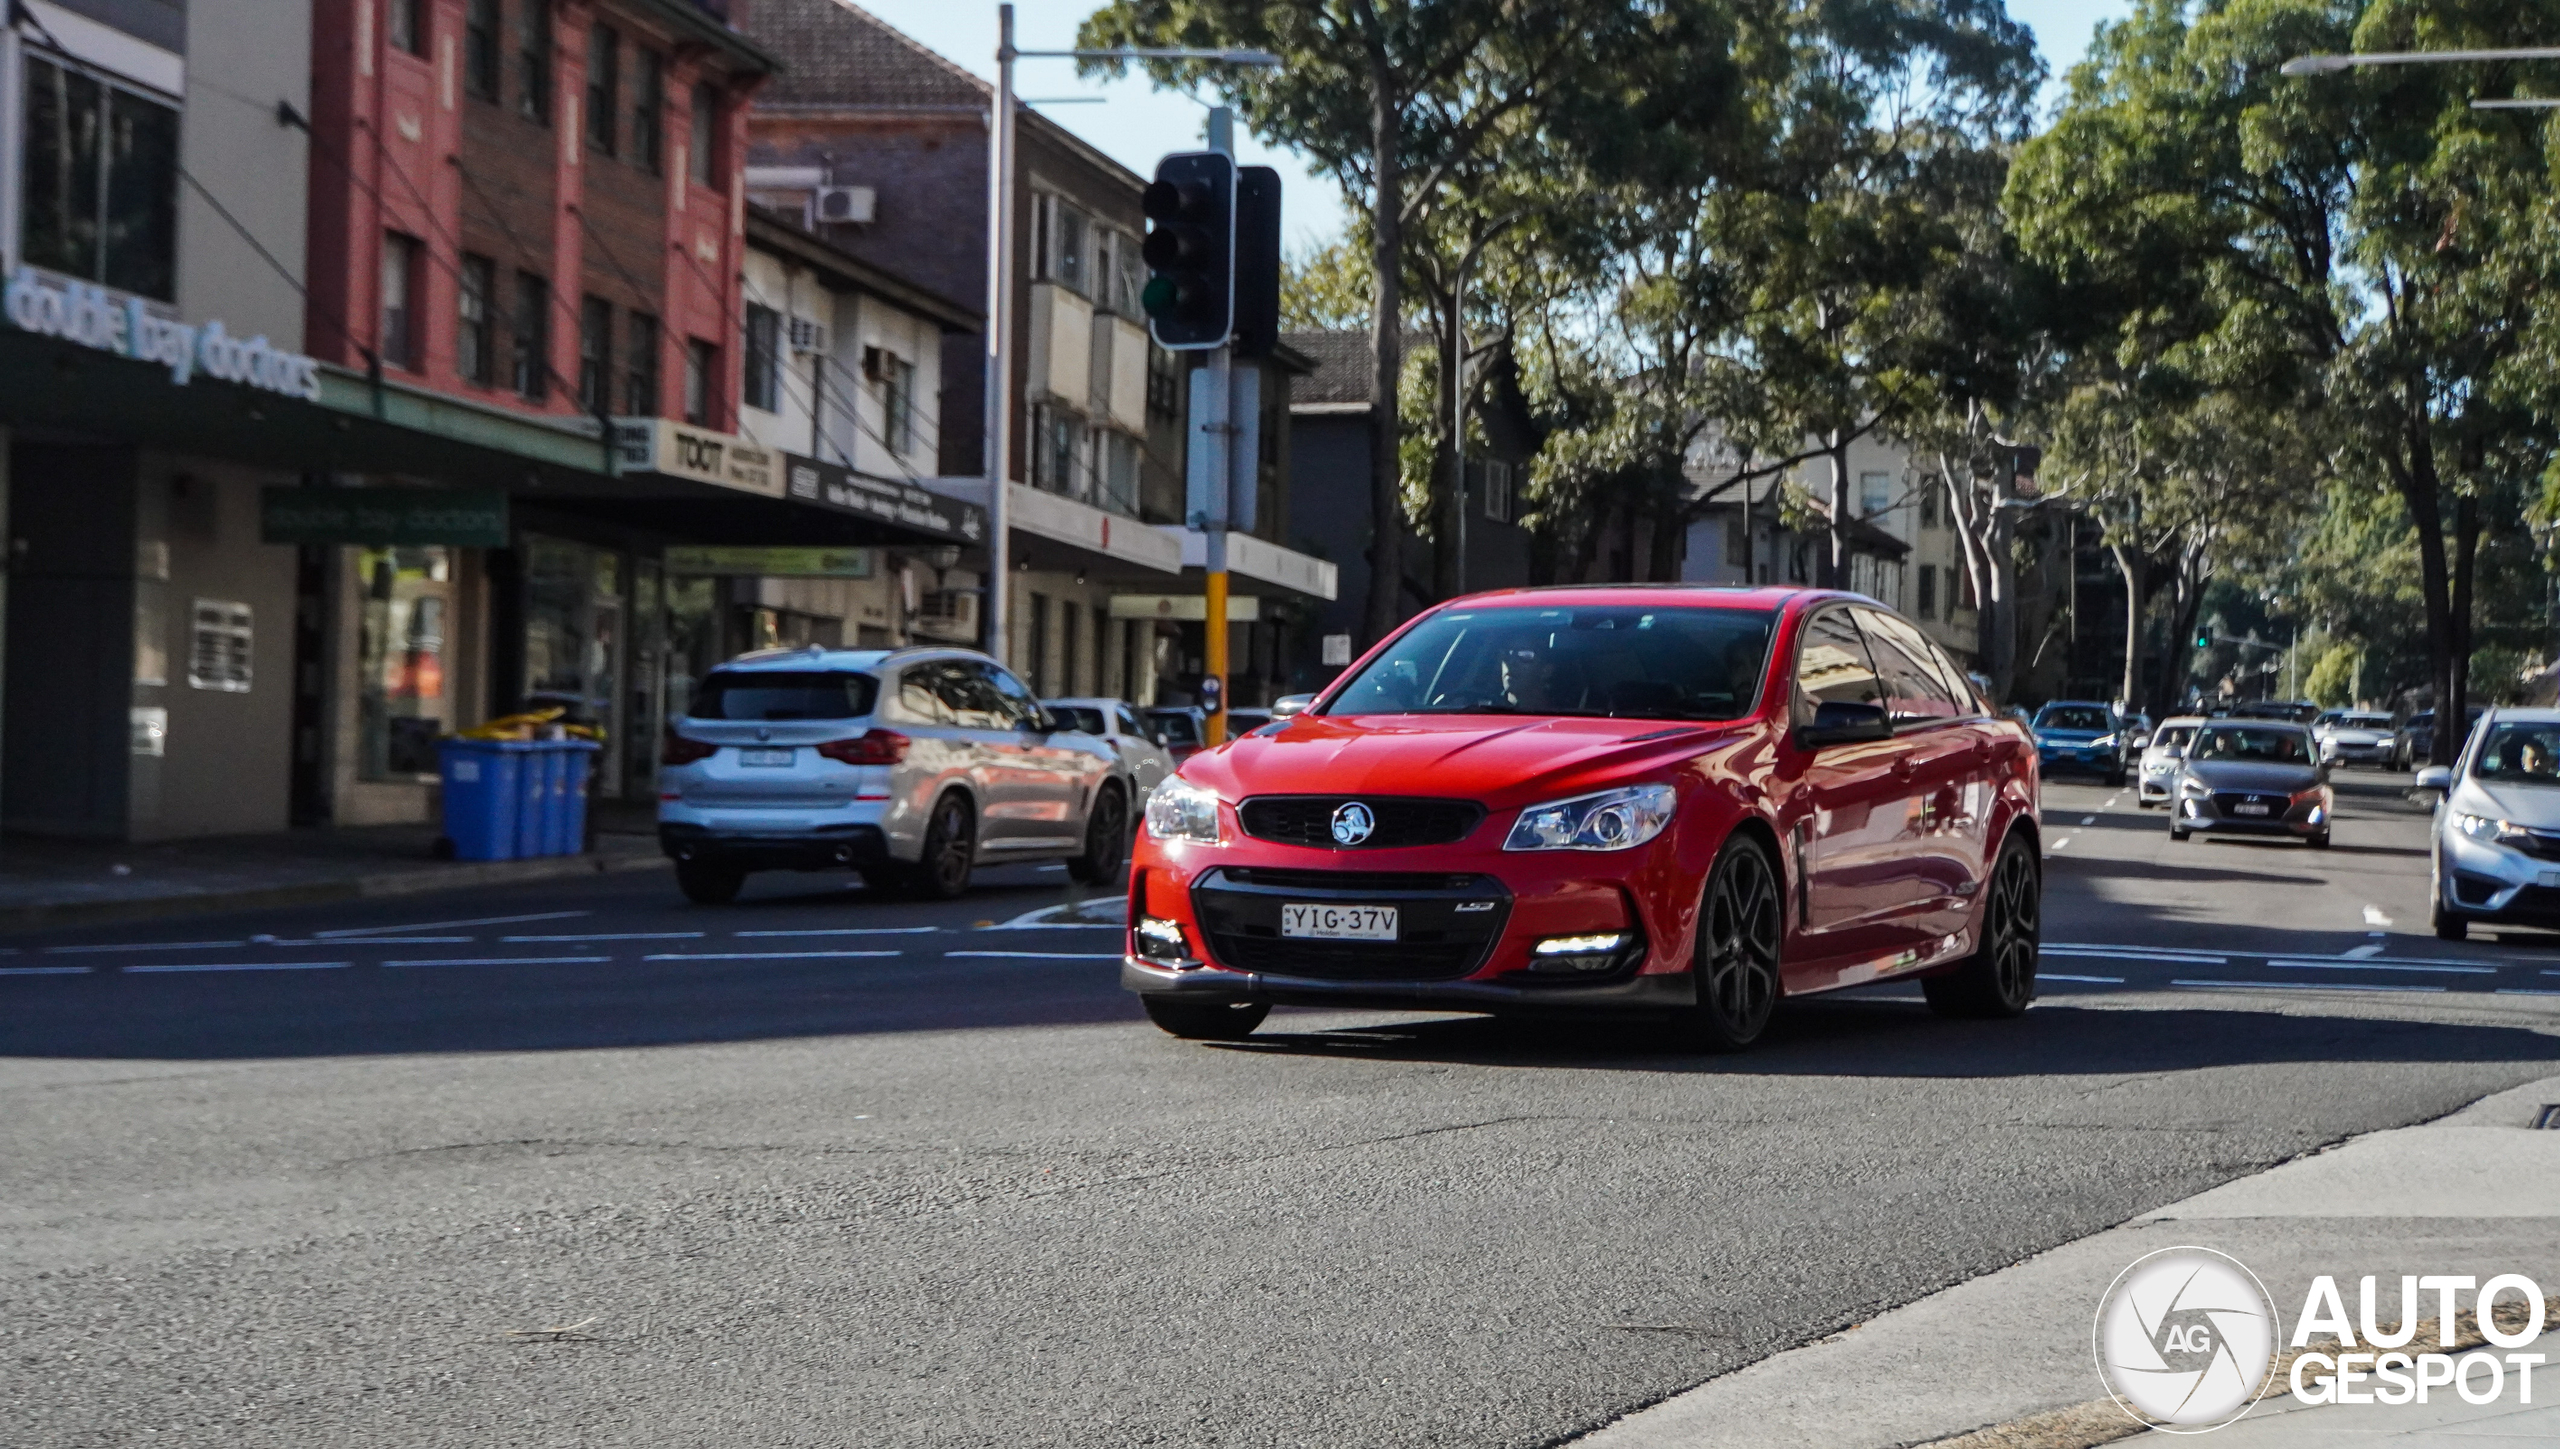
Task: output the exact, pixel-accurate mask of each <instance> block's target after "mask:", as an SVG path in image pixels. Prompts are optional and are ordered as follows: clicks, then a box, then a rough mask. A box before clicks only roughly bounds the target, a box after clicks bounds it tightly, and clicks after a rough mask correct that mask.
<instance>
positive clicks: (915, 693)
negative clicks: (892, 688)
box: [898, 664, 951, 725]
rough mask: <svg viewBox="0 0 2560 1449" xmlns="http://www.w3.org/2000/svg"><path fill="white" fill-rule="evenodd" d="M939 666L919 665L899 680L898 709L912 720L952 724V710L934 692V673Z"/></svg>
mask: <svg viewBox="0 0 2560 1449" xmlns="http://www.w3.org/2000/svg"><path fill="white" fill-rule="evenodd" d="M941 667H942V666H941V665H938V664H919V665H917V666H915V667H914V668H913V669H910V670H908V671H907V672H906V673H905V674H903V675H901V676H899V679H898V707H899V708H900V709H903V710H904V711H906V713H907V715H908V717H909V718H911V719H915V720H919V721H922V722H923V723H926V724H944V725H947V724H949V723H951V709H950V707H949V706H948V705H945V704H944V703H943V702H942V696H941V695H939V694H937V693H935V692H934V677H935V676H934V671H935V670H937V669H940V668H941Z"/></svg>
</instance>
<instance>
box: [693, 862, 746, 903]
mask: <svg viewBox="0 0 2560 1449" xmlns="http://www.w3.org/2000/svg"><path fill="white" fill-rule="evenodd" d="M746 883H747V873H746V872H745V871H743V870H740V869H738V868H737V867H736V866H734V865H721V864H719V863H718V862H716V861H708V860H679V861H677V862H676V889H678V890H680V891H683V892H684V898H685V899H686V900H689V901H692V902H694V903H695V904H697V905H705V906H725V905H727V904H728V903H729V902H731V901H734V900H736V899H737V898H738V891H739V890H740V889H741V888H742V887H744V886H745V885H746Z"/></svg>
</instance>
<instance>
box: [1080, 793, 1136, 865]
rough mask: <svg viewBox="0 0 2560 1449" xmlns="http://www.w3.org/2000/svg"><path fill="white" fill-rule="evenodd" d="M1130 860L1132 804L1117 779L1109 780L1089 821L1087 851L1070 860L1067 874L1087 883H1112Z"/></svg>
mask: <svg viewBox="0 0 2560 1449" xmlns="http://www.w3.org/2000/svg"><path fill="white" fill-rule="evenodd" d="M1128 862H1129V805H1128V802H1127V800H1126V798H1125V797H1123V796H1122V795H1121V793H1120V786H1119V784H1118V782H1116V781H1109V782H1105V783H1104V785H1103V787H1102V793H1101V794H1099V795H1097V796H1095V797H1094V801H1093V815H1092V818H1091V819H1089V820H1087V821H1086V822H1085V827H1084V853H1083V854H1082V855H1079V856H1076V857H1075V858H1074V859H1072V860H1069V861H1068V862H1067V874H1068V876H1070V877H1071V878H1073V879H1075V880H1077V881H1080V882H1082V883H1083V884H1085V885H1109V884H1111V883H1112V882H1113V881H1115V880H1118V879H1119V878H1120V867H1122V866H1123V865H1126V864H1128Z"/></svg>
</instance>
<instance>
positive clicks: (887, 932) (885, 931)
mask: <svg viewBox="0 0 2560 1449" xmlns="http://www.w3.org/2000/svg"><path fill="white" fill-rule="evenodd" d="M950 929H956V928H954V927H946V926H836V927H832V928H829V929H826V930H815V929H812V930H805V931H731V932H730V933H729V934H730V935H732V936H930V935H932V934H934V933H935V932H937V931H943V930H950Z"/></svg>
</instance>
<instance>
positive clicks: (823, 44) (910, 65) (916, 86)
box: [747, 0, 992, 110]
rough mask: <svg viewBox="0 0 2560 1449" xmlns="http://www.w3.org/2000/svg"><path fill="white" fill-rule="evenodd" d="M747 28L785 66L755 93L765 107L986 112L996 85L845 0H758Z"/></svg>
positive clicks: (748, 13)
mask: <svg viewBox="0 0 2560 1449" xmlns="http://www.w3.org/2000/svg"><path fill="white" fill-rule="evenodd" d="M747 32H748V34H750V35H751V36H753V37H754V38H755V39H756V40H757V41H758V42H759V43H761V44H762V45H764V46H765V48H766V49H768V50H771V51H772V52H773V53H774V54H775V55H776V56H778V57H779V58H780V59H781V61H782V64H783V67H784V69H783V73H782V74H781V75H779V76H776V77H775V78H774V79H773V80H772V81H770V82H768V83H767V84H766V85H765V87H764V89H762V90H760V91H758V92H757V93H756V101H757V103H758V104H760V105H785V106H789V105H838V106H879V107H884V108H905V107H912V108H919V109H926V108H930V109H943V108H949V107H971V108H975V109H980V110H983V109H985V107H986V104H987V96H988V92H989V91H990V90H991V89H992V87H990V86H989V85H988V84H987V82H985V81H982V80H980V79H978V78H977V77H976V76H974V75H971V74H970V73H969V72H967V71H966V70H963V69H961V68H960V67H959V66H957V65H954V64H953V63H952V62H950V61H948V60H945V59H944V58H943V57H941V56H940V55H937V54H935V53H934V52H933V51H931V50H929V49H927V48H926V47H925V46H923V45H921V44H919V43H917V42H916V41H914V40H911V39H909V38H908V37H907V36H906V35H904V34H903V33H901V32H900V31H899V30H898V29H897V28H896V27H894V26H892V25H890V24H889V23H888V22H887V21H884V20H882V19H881V18H880V17H878V16H876V15H874V14H872V13H871V12H870V11H868V10H864V9H863V8H861V7H860V6H857V5H850V4H844V3H840V0H756V3H755V4H754V5H752V6H750V7H749V8H748V11H747Z"/></svg>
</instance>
